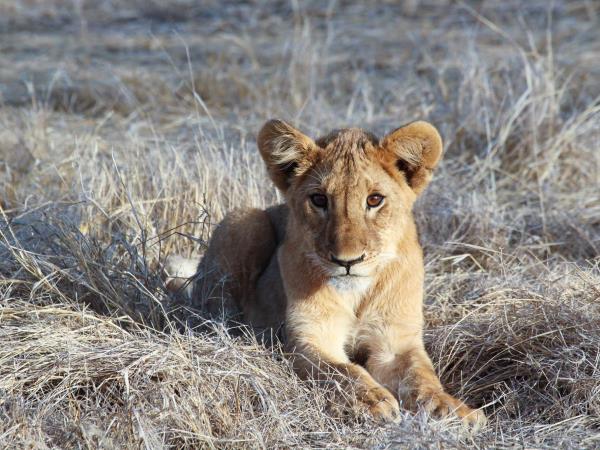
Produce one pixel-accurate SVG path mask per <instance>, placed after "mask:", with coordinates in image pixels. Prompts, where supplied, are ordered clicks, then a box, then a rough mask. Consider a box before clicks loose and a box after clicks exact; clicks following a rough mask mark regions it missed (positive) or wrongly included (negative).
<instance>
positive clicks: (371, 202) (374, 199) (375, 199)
mask: <svg viewBox="0 0 600 450" xmlns="http://www.w3.org/2000/svg"><path fill="white" fill-rule="evenodd" d="M383 198H384V197H383V195H381V194H371V195H369V196H368V197H367V206H368V207H369V208H377V207H378V206H379V205H381V203H382V202H383Z"/></svg>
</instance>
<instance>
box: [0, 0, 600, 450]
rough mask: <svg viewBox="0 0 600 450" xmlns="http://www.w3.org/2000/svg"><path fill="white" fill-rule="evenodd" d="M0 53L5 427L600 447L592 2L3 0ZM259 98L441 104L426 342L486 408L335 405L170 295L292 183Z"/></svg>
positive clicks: (598, 177) (314, 441) (205, 441)
mask: <svg viewBox="0 0 600 450" xmlns="http://www.w3.org/2000/svg"><path fill="white" fill-rule="evenodd" d="M0 52H1V53H0V62H1V64H0V202H1V205H2V210H1V212H0V445H1V446H2V447H10V448H46V447H48V448H79V447H90V448H107V449H108V448H122V447H144V448H162V447H176V448H181V447H218V448H222V447H236V448H239V447H253V448H257V447H269V448H272V447H328V446H329V447H377V448H386V447H388V446H391V447H418V448H454V447H464V446H474V447H480V448H506V447H511V448H513V447H524V448H548V449H555V448H595V447H596V448H597V447H598V446H600V256H599V255H600V144H599V143H600V122H599V120H598V119H599V118H600V114H599V112H600V103H599V98H600V5H599V4H598V3H597V2H595V1H592V0H589V1H584V0H579V1H570V2H567V1H564V2H561V1H555V2H546V1H538V0H534V1H527V2H521V1H512V0H510V1H485V2H467V3H460V2H454V1H442V0H440V1H419V0H413V1H408V2H385V1H381V2H355V3H352V2H345V1H337V2H335V1H331V2H317V1H314V2H300V1H296V2H294V1H292V2H258V1H255V2H253V1H246V2H239V3H238V2H232V1H216V0H215V1H205V2H196V1H191V0H189V1H188V0H171V1H168V2H162V1H160V2H159V1H142V0H102V1H97V2H92V1H85V0H64V1H62V0H24V1H19V2H17V1H15V2H11V1H7V0H5V1H2V2H0ZM271 117H279V118H284V119H287V120H289V121H290V122H292V123H294V124H295V125H297V126H299V127H300V128H301V129H302V130H304V131H305V132H307V133H308V134H312V135H313V136H314V135H318V134H320V133H324V132H327V131H329V130H330V129H332V128H336V127H341V126H350V125H352V126H361V127H365V128H369V129H372V130H374V131H375V132H377V133H379V134H382V133H384V132H385V131H389V130H391V129H393V128H395V127H397V126H399V125H401V124H403V123H406V122H409V121H411V120H414V119H417V118H421V119H427V120H430V121H432V122H433V123H435V124H436V125H437V126H438V127H439V128H440V130H441V132H442V135H443V137H444V139H445V144H446V153H445V158H444V160H443V163H442V165H441V168H440V170H439V171H438V172H437V175H436V178H435V179H434V182H433V183H432V185H431V186H430V188H429V189H428V191H427V192H426V194H425V195H424V196H423V197H422V199H421V200H420V201H419V203H418V205H417V207H416V210H415V213H416V217H417V219H418V222H419V226H420V230H421V240H422V243H423V245H424V248H425V252H426V261H427V274H428V275H427V280H426V284H427V287H426V292H427V297H426V309H425V313H426V318H427V342H428V346H429V348H430V351H431V353H432V358H433V360H434V363H435V365H436V367H437V369H438V371H439V373H440V374H441V377H442V380H443V382H444V384H445V385H446V386H447V388H448V390H449V391H450V392H452V393H454V394H456V395H458V396H460V397H462V398H464V399H466V400H467V401H468V402H469V403H470V404H472V405H474V406H484V407H485V411H486V413H487V414H488V416H489V418H490V423H489V425H488V427H487V428H486V429H485V430H484V431H482V432H480V433H479V434H477V435H471V434H469V433H467V432H465V431H463V430H462V429H461V428H460V426H458V425H456V424H455V423H453V422H445V421H436V420H433V419H430V418H427V417H426V416H425V415H423V414H421V413H419V414H416V415H415V414H410V413H406V414H405V415H404V417H403V420H402V422H401V423H400V424H394V425H388V426H380V425H377V424H375V423H373V422H371V421H370V420H369V418H368V417H367V416H366V415H364V414H362V413H361V411H358V410H357V411H350V412H349V411H346V410H343V409H341V408H336V407H333V408H332V407H329V406H328V398H329V395H330V392H329V391H327V390H326V389H325V388H324V387H316V386H313V385H311V384H310V383H303V382H300V381H299V380H298V378H297V377H296V376H295V375H294V374H293V373H292V371H291V370H290V367H289V366H288V364H287V362H286V360H285V358H283V357H282V355H281V353H280V352H279V351H278V350H277V349H273V350H269V349H266V348H264V347H261V346H260V345H257V344H256V343H255V342H253V341H252V339H250V338H240V337H239V336H238V337H235V336H232V335H230V333H229V332H228V331H227V329H225V327H224V326H223V325H219V324H218V323H215V324H213V323H205V324H204V325H203V326H200V327H198V324H201V323H202V318H201V317H200V316H198V315H196V314H195V313H194V312H193V311H189V309H188V308H187V305H186V303H185V301H182V300H180V299H179V300H178V299H172V298H170V297H169V295H168V294H167V293H166V290H165V288H164V281H163V278H162V275H161V263H162V262H163V261H164V258H165V257H166V255H168V254H173V253H179V254H183V255H186V256H189V255H193V254H195V255H198V254H201V253H202V251H203V249H204V248H205V243H206V239H207V238H208V237H209V235H210V230H211V226H212V225H213V224H214V223H215V222H217V221H218V220H219V219H221V218H222V217H223V215H224V214H225V213H226V211H228V210H229V209H231V208H233V207H236V206H241V205H253V206H261V207H263V206H267V205H269V204H272V203H274V202H276V201H278V200H279V199H280V198H279V197H278V194H277V193H276V192H275V189H274V188H273V186H272V185H271V183H269V182H268V181H267V179H266V175H265V171H264V169H263V167H262V163H261V161H260V159H259V156H258V152H257V151H256V147H255V143H254V139H255V134H256V131H257V130H258V128H259V126H260V125H261V124H262V123H263V122H264V121H265V120H266V119H268V118H271ZM194 327H195V328H194ZM332 398H335V397H332Z"/></svg>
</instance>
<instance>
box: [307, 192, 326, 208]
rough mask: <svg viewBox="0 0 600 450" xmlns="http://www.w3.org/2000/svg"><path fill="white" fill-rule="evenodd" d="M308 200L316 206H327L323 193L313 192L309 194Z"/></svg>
mask: <svg viewBox="0 0 600 450" xmlns="http://www.w3.org/2000/svg"><path fill="white" fill-rule="evenodd" d="M310 201H311V202H312V204H313V205H315V206H316V207H317V208H327V196H326V195H323V194H313V195H311V196H310Z"/></svg>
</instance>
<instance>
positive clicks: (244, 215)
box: [194, 208, 277, 317]
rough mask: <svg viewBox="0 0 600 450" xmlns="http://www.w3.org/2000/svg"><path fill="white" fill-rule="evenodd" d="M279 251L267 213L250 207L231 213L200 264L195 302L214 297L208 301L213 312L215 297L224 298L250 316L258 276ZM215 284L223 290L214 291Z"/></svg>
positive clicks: (254, 303)
mask: <svg viewBox="0 0 600 450" xmlns="http://www.w3.org/2000/svg"><path fill="white" fill-rule="evenodd" d="M276 248H277V240H276V236H275V230H274V229H273V225H272V224H271V221H270V220H269V216H268V215H267V213H266V212H265V211H263V210H260V209H254V208H252V209H250V208H248V209H236V210H233V211H231V212H230V213H228V214H227V216H226V217H225V218H224V219H223V220H222V221H221V223H219V225H218V226H217V227H216V228H215V230H214V232H213V234H212V237H211V240H210V242H209V246H208V250H207V251H206V253H205V255H204V257H203V258H202V262H201V263H200V266H199V269H200V270H199V273H200V274H201V277H200V279H199V281H198V285H197V286H196V291H195V293H194V297H196V302H200V303H205V304H206V303H207V299H206V296H207V295H208V296H209V297H213V298H212V299H210V298H209V299H208V300H209V301H210V302H212V303H213V305H207V306H208V310H209V311H210V312H211V313H214V303H216V302H215V301H213V300H215V299H214V297H219V296H223V295H224V296H227V297H230V298H231V299H232V300H233V302H234V303H235V306H236V307H237V308H238V309H239V310H241V311H242V312H243V313H244V316H245V317H247V316H248V313H249V311H252V310H253V308H254V307H255V305H256V303H257V288H256V286H257V283H258V280H259V277H260V275H261V274H262V273H263V271H264V270H265V269H266V268H267V267H268V266H269V263H270V261H271V258H272V257H273V256H274V254H275V251H276ZM216 285H220V286H221V287H222V289H219V288H217V289H216V290H215V286H216ZM207 292H212V294H210V295H209V294H207ZM215 292H216V293H217V294H216V295H215ZM202 297H204V298H202Z"/></svg>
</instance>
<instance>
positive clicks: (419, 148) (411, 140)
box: [380, 121, 443, 194]
mask: <svg viewBox="0 0 600 450" xmlns="http://www.w3.org/2000/svg"><path fill="white" fill-rule="evenodd" d="M380 146H381V148H382V149H383V150H384V151H386V152H389V153H391V155H392V157H393V158H396V167H397V168H398V169H399V170H400V171H402V172H403V173H404V176H405V177H406V181H407V182H408V185H409V186H410V187H411V188H412V189H413V191H415V192H416V193H417V194H420V193H421V192H423V190H424V189H425V187H427V185H428V184H429V181H430V180H431V176H432V173H433V169H435V167H436V166H437V164H438V162H439V161H440V158H441V156H442V149H443V147H442V138H441V136H440V133H438V131H437V129H436V128H435V127H434V126H433V125H431V124H430V123H428V122H424V121H417V122H413V123H410V124H408V125H405V126H403V127H401V128H398V129H396V130H394V131H392V132H391V133H390V134H388V135H387V136H386V137H384V138H383V139H382V140H381V144H380Z"/></svg>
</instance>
